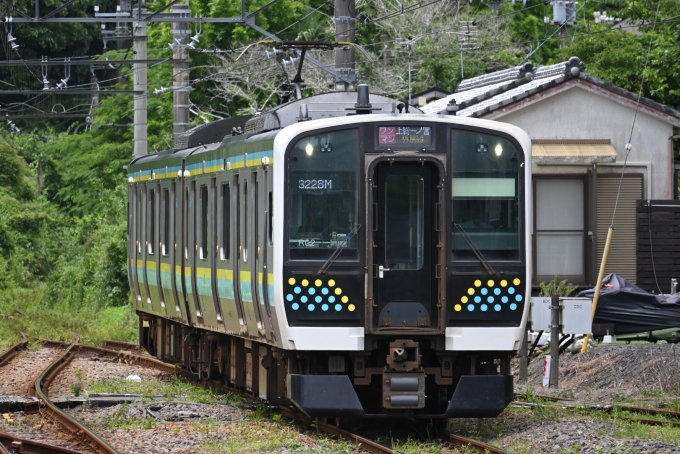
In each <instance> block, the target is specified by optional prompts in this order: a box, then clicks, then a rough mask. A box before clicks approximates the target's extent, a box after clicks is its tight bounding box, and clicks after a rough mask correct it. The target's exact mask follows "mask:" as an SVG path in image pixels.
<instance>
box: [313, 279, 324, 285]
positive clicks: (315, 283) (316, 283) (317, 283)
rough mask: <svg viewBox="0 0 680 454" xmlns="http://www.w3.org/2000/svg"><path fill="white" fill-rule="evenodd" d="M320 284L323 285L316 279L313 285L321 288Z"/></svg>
mask: <svg viewBox="0 0 680 454" xmlns="http://www.w3.org/2000/svg"><path fill="white" fill-rule="evenodd" d="M321 284H323V282H321V279H317V280H316V281H314V285H316V286H317V287H321Z"/></svg>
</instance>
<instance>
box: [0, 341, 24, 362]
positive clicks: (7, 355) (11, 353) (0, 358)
mask: <svg viewBox="0 0 680 454" xmlns="http://www.w3.org/2000/svg"><path fill="white" fill-rule="evenodd" d="M21 336H22V337H23V339H22V340H21V342H18V343H16V344H14V345H12V346H11V347H10V348H8V349H7V350H6V351H5V352H3V353H2V354H0V367H2V366H4V365H5V364H7V363H9V362H10V361H11V360H12V358H14V357H15V356H16V355H17V353H19V352H20V351H21V350H24V349H26V347H27V346H28V335H27V334H25V333H21Z"/></svg>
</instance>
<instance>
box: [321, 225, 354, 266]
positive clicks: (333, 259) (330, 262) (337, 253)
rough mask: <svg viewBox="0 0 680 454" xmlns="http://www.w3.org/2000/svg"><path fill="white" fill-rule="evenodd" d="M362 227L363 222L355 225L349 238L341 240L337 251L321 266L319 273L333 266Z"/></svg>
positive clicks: (348, 235)
mask: <svg viewBox="0 0 680 454" xmlns="http://www.w3.org/2000/svg"><path fill="white" fill-rule="evenodd" d="M360 228H361V224H357V225H356V226H354V228H353V229H352V231H351V232H349V233H348V234H347V238H346V239H345V241H343V242H341V243H340V244H339V245H338V247H337V248H335V251H333V253H332V254H331V256H330V257H329V258H328V260H326V263H324V264H323V266H322V267H321V268H319V271H317V272H316V274H318V275H322V274H324V273H325V272H326V271H328V268H330V267H331V265H332V264H333V262H335V259H337V258H338V257H339V256H340V253H341V252H342V250H343V249H345V248H346V247H347V245H348V244H349V240H351V239H352V237H353V236H354V235H356V234H357V233H358V232H359V229H360Z"/></svg>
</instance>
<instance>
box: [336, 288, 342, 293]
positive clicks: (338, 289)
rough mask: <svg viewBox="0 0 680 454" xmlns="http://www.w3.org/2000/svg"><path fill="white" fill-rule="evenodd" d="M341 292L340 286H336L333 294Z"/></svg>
mask: <svg viewBox="0 0 680 454" xmlns="http://www.w3.org/2000/svg"><path fill="white" fill-rule="evenodd" d="M341 293H342V290H341V289H340V287H338V288H336V289H335V294H336V295H339V294H341Z"/></svg>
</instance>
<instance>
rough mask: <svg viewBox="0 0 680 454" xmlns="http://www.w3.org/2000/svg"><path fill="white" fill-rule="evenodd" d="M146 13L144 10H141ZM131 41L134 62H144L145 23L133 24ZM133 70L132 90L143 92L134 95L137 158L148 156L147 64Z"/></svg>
mask: <svg viewBox="0 0 680 454" xmlns="http://www.w3.org/2000/svg"><path fill="white" fill-rule="evenodd" d="M143 11H144V12H146V9H143ZM132 28H133V33H132V34H133V40H134V50H135V56H134V58H135V60H146V59H147V54H146V42H147V36H146V22H144V21H139V22H133V25H132ZM133 68H134V89H135V90H140V91H143V92H144V94H142V95H134V96H135V100H134V105H133V110H134V139H133V141H134V157H135V158H139V157H141V156H146V155H147V154H148V139H147V125H148V122H147V102H148V99H147V96H148V93H147V92H148V86H147V64H146V63H135V64H134V65H133Z"/></svg>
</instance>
